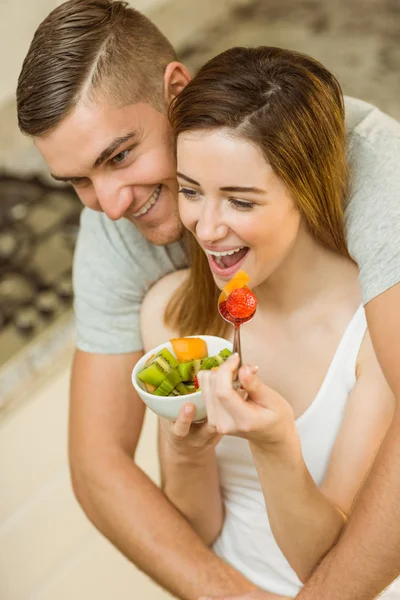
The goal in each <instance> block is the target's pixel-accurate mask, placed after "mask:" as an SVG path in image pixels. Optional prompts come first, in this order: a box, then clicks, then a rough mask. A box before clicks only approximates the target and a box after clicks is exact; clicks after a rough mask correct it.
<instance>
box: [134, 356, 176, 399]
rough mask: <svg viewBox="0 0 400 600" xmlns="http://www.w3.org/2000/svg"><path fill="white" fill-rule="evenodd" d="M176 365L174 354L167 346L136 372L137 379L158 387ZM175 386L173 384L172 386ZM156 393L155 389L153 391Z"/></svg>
mask: <svg viewBox="0 0 400 600" xmlns="http://www.w3.org/2000/svg"><path fill="white" fill-rule="evenodd" d="M177 366H178V361H177V360H176V358H175V356H174V355H173V354H171V352H170V351H169V350H168V349H167V348H163V349H162V350H160V352H158V353H157V354H156V356H155V357H154V358H153V360H152V361H151V362H150V363H149V364H148V365H146V366H145V367H144V368H143V369H142V370H141V371H139V373H138V375H137V376H138V379H140V380H141V381H144V382H145V383H150V384H151V385H155V386H156V387H158V386H159V385H161V383H162V382H163V381H164V379H165V378H166V376H167V375H168V373H170V372H171V370H172V369H174V368H176V367H177ZM173 387H175V386H173ZM154 393H156V391H154Z"/></svg>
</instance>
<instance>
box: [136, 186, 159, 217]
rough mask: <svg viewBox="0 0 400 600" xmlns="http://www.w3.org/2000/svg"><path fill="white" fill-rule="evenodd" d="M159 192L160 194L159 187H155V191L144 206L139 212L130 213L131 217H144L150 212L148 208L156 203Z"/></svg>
mask: <svg viewBox="0 0 400 600" xmlns="http://www.w3.org/2000/svg"><path fill="white" fill-rule="evenodd" d="M160 192H161V185H159V186H158V187H156V189H155V190H154V192H153V193H152V195H151V196H150V199H149V200H148V201H147V202H146V204H145V205H144V206H143V207H142V208H141V209H140V210H138V211H137V212H135V213H132V217H141V216H142V215H145V214H146V213H147V212H148V211H149V210H150V208H151V207H152V206H153V205H154V204H155V203H156V202H157V200H158V196H159V195H160Z"/></svg>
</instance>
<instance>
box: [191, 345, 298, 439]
mask: <svg viewBox="0 0 400 600" xmlns="http://www.w3.org/2000/svg"><path fill="white" fill-rule="evenodd" d="M238 364H239V357H238V355H237V354H234V355H232V356H230V357H229V359H228V360H227V361H226V362H225V363H224V364H223V365H221V366H220V367H219V368H218V369H217V370H214V371H199V373H198V375H197V377H198V380H199V384H200V389H201V390H202V393H203V397H204V401H205V404H206V408H207V417H208V427H209V428H214V430H215V431H216V432H217V433H218V434H219V435H236V436H238V437H243V438H246V439H248V440H249V442H251V443H253V444H254V445H255V446H257V447H260V448H263V449H266V447H267V448H272V447H277V446H280V445H281V444H285V443H287V442H290V443H292V442H293V440H297V437H298V435H297V429H296V425H295V419H294V416H293V409H292V407H291V406H290V404H289V403H288V402H287V401H286V400H285V399H284V398H282V396H280V394H278V393H277V392H275V391H274V390H272V389H271V388H269V387H268V386H267V385H265V384H264V383H263V382H262V381H261V379H260V378H259V377H257V375H256V373H257V367H251V366H248V365H245V366H242V367H241V368H240V370H239V381H240V383H241V386H242V387H243V390H244V391H245V392H247V397H246V399H244V398H243V394H242V393H241V392H240V391H239V392H238V391H236V390H235V389H234V387H233V379H234V376H235V373H236V371H237V367H238Z"/></svg>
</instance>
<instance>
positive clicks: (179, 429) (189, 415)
mask: <svg viewBox="0 0 400 600" xmlns="http://www.w3.org/2000/svg"><path fill="white" fill-rule="evenodd" d="M193 417H194V404H191V403H187V404H184V405H183V406H182V408H181V410H180V411H179V415H178V418H177V420H176V421H175V423H174V425H173V432H174V435H176V437H180V438H184V437H186V436H187V435H188V434H189V431H190V426H191V424H192V421H193Z"/></svg>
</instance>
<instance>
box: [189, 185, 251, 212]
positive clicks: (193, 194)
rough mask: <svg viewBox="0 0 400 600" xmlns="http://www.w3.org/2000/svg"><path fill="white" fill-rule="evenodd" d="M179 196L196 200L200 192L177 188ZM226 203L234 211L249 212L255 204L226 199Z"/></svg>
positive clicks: (236, 199)
mask: <svg viewBox="0 0 400 600" xmlns="http://www.w3.org/2000/svg"><path fill="white" fill-rule="evenodd" d="M178 191H179V194H182V195H183V196H184V197H185V198H186V199H187V200H198V198H199V196H201V195H202V194H201V192H199V191H198V190H194V189H193V188H185V187H181V188H179V190H178ZM227 200H228V202H229V203H230V204H231V206H233V207H234V208H235V209H236V210H251V209H252V208H254V207H255V206H256V203H255V202H250V201H248V200H239V199H238V198H227Z"/></svg>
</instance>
